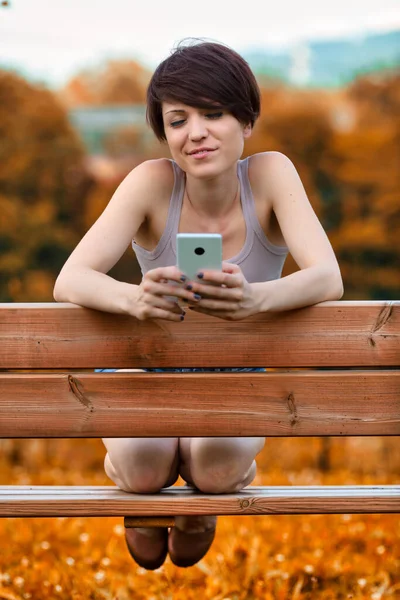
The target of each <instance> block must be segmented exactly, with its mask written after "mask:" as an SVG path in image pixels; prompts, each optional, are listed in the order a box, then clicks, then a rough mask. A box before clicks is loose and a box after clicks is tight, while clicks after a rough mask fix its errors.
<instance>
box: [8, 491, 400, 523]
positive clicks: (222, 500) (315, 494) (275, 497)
mask: <svg viewBox="0 0 400 600" xmlns="http://www.w3.org/2000/svg"><path fill="white" fill-rule="evenodd" d="M399 512H400V486H396V485H381V486H379V485H374V486H367V485H361V486H265V487H258V486H249V487H247V488H246V489H244V490H242V491H241V492H237V493H235V494H221V495H216V494H215V495H214V494H213V495H210V494H202V493H200V492H198V491H196V490H193V489H190V488H187V487H170V488H166V489H164V490H162V491H161V492H160V493H158V494H151V495H147V494H130V493H127V492H123V491H122V490H120V489H118V488H116V487H114V486H93V487H75V486H66V487H56V486H2V487H0V517H59V516H65V517H77V516H81V517H116V516H123V517H126V516H129V515H131V516H159V517H162V516H175V515H196V514H198V515H272V514H273V515H282V514H327V513H331V514H342V513H399Z"/></svg>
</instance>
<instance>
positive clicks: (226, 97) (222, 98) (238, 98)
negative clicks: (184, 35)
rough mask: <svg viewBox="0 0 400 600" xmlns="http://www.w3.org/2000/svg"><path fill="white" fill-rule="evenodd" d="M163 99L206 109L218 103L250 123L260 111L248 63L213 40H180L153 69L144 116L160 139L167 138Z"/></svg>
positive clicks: (253, 121) (255, 86)
mask: <svg viewBox="0 0 400 600" xmlns="http://www.w3.org/2000/svg"><path fill="white" fill-rule="evenodd" d="M164 101H172V102H174V101H175V102H183V103H184V104H187V105H188V106H195V107H198V108H205V109H208V108H215V107H216V106H219V107H221V108H224V109H225V110H227V111H228V112H230V113H231V114H232V115H233V116H234V117H236V119H237V120H238V121H240V122H241V123H243V124H244V125H247V124H248V123H250V124H251V126H252V127H253V125H254V123H255V121H256V119H257V117H258V116H259V114H260V89H259V87H258V84H257V81H256V78H255V76H254V74H253V72H252V70H251V69H250V67H249V65H248V63H247V62H246V61H245V60H244V58H242V57H241V56H240V54H238V53H237V52H235V51H234V50H232V49H231V48H228V47H227V46H224V45H223V44H219V43H215V42H200V43H199V42H198V41H195V43H193V42H192V43H190V44H189V45H187V43H185V42H183V43H181V44H179V45H178V47H177V48H176V49H175V50H173V52H172V54H171V55H170V56H169V57H168V58H166V59H165V60H164V61H163V62H162V63H160V64H159V66H158V67H157V69H156V70H155V72H154V74H153V76H152V78H151V80H150V83H149V86H148V88H147V111H146V118H147V122H148V123H149V125H150V127H151V128H152V130H153V131H154V133H155V135H156V136H157V138H158V139H159V140H161V141H165V140H166V136H165V130H164V122H163V117H162V107H161V104H162V102H164Z"/></svg>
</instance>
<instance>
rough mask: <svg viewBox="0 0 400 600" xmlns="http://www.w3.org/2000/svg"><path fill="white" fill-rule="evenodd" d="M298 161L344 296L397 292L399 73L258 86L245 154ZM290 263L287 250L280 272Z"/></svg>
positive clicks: (399, 260) (399, 282) (399, 291)
mask: <svg viewBox="0 0 400 600" xmlns="http://www.w3.org/2000/svg"><path fill="white" fill-rule="evenodd" d="M270 149H273V150H279V151H281V152H284V153H285V154H287V155H288V156H289V157H290V158H291V159H292V160H293V162H294V164H295V165H296V167H297V169H298V171H299V173H300V176H301V178H302V181H303V183H304V186H305V188H306V191H307V193H308V196H309V198H310V201H311V204H312V205H313V207H314V209H315V211H316V212H317V214H318V216H319V218H320V219H321V221H322V223H323V226H324V228H325V230H326V231H327V233H328V235H329V238H330V240H331V242H332V245H333V247H334V249H335V252H336V254H337V256H338V259H339V263H340V266H341V269H342V274H343V278H344V282H345V298H347V299H368V298H371V299H395V298H399V297H400V276H399V273H400V241H399V240H400V169H399V165H400V75H399V74H396V73H394V74H390V73H389V74H388V73H385V74H374V75H369V76H364V77H362V78H359V79H357V80H356V81H354V83H353V84H352V85H350V86H349V87H348V88H346V89H344V90H339V91H336V92H335V91H333V92H332V91H331V92H327V91H323V90H318V91H315V90H313V91H310V90H295V89H291V88H286V87H285V86H278V87H274V88H271V89H270V88H265V89H263V90H262V113H261V117H260V119H259V122H258V123H257V124H256V127H255V130H254V134H253V136H252V138H251V139H250V140H249V142H248V144H247V150H246V151H247V153H248V154H252V153H253V152H260V151H265V150H270ZM295 268H296V265H295V264H294V262H293V260H292V259H291V258H290V257H289V259H288V261H287V263H286V265H285V271H284V274H287V273H288V272H291V271H292V270H294V269H295Z"/></svg>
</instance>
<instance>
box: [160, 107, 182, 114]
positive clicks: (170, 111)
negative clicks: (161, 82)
mask: <svg viewBox="0 0 400 600" xmlns="http://www.w3.org/2000/svg"><path fill="white" fill-rule="evenodd" d="M185 112H186V110H183V108H176V109H173V110H168V111H167V112H166V113H165V114H166V115H168V114H169V113H185Z"/></svg>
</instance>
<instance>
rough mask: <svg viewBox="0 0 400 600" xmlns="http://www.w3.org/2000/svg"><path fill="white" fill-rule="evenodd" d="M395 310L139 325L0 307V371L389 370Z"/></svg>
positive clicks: (330, 310) (357, 308) (364, 307)
mask: <svg viewBox="0 0 400 600" xmlns="http://www.w3.org/2000/svg"><path fill="white" fill-rule="evenodd" d="M399 364H400V302H383V301H377V302H370V301H365V302H345V301H342V302H324V303H321V304H318V305H316V306H312V307H308V308H303V309H300V310H293V311H287V312H282V313H270V314H266V313H265V314H262V315H257V316H255V317H251V318H248V319H245V320H244V321H238V322H229V321H224V320H222V319H217V318H213V317H207V316H205V315H199V314H196V313H192V312H191V311H188V314H187V316H186V318H185V321H184V322H182V323H172V322H168V321H161V320H158V321H143V322H142V321H138V320H137V319H134V318H132V317H128V316H125V315H115V314H109V313H103V312H99V311H95V310H89V309H84V308H81V307H78V306H75V305H72V304H57V303H48V304H0V369H31V368H32V369H46V368H50V367H52V368H59V369H73V368H78V369H80V368H95V367H102V368H105V367H115V368H122V367H124V368H128V367H131V368H132V367H137V368H143V367H199V366H201V367H265V366H270V367H289V366H291V367H310V366H317V367H318V366H319V367H323V366H336V367H343V366H376V365H380V366H398V365H399Z"/></svg>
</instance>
